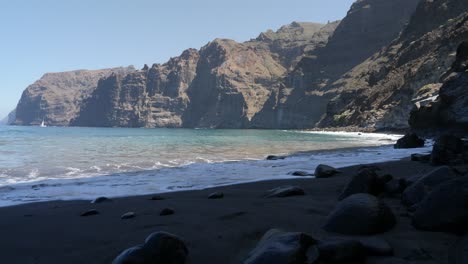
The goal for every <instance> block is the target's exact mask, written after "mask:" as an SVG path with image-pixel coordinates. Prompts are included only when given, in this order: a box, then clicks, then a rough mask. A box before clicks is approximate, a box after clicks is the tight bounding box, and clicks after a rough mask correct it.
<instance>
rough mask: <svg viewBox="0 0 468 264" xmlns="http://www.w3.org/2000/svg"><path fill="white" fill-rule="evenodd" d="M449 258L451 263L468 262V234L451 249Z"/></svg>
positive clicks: (461, 263) (464, 263) (462, 263)
mask: <svg viewBox="0 0 468 264" xmlns="http://www.w3.org/2000/svg"><path fill="white" fill-rule="evenodd" d="M449 258H450V259H449V261H450V263H453V264H466V263H468V235H465V236H464V237H462V238H461V239H460V240H459V241H458V242H457V243H456V244H455V246H454V247H453V248H452V249H451V252H450V254H449Z"/></svg>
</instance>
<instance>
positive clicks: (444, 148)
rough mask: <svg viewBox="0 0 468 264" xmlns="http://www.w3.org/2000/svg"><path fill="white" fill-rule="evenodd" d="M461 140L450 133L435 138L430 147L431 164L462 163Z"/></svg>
mask: <svg viewBox="0 0 468 264" xmlns="http://www.w3.org/2000/svg"><path fill="white" fill-rule="evenodd" d="M463 149H464V147H463V140H461V139H460V138H458V137H455V136H452V135H443V136H440V137H439V138H437V140H436V142H435V143H434V147H433V148H432V155H431V163H432V164H433V165H443V164H447V165H456V164H462V163H463Z"/></svg>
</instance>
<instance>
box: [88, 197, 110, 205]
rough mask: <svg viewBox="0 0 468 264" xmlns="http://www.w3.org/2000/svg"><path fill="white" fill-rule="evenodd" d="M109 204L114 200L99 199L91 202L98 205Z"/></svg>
mask: <svg viewBox="0 0 468 264" xmlns="http://www.w3.org/2000/svg"><path fill="white" fill-rule="evenodd" d="M107 202H112V199H109V198H107V197H98V198H96V199H94V200H93V201H91V203H92V204H97V203H107Z"/></svg>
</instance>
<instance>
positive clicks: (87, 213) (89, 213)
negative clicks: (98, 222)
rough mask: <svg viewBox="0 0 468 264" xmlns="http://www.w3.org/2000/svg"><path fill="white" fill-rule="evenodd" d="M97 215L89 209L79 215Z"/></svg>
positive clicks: (93, 210)
mask: <svg viewBox="0 0 468 264" xmlns="http://www.w3.org/2000/svg"><path fill="white" fill-rule="evenodd" d="M97 214H99V212H98V210H96V209H91V210H88V211H85V212H83V213H81V216H92V215H97Z"/></svg>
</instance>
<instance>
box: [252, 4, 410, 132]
mask: <svg viewBox="0 0 468 264" xmlns="http://www.w3.org/2000/svg"><path fill="white" fill-rule="evenodd" d="M418 1H419V0H396V1H386V0H360V1H356V2H355V3H354V4H353V5H352V7H351V9H350V11H349V12H348V14H347V16H346V17H345V18H344V19H343V21H342V22H341V23H340V24H339V25H338V27H337V28H336V30H335V31H334V33H333V35H332V36H331V37H330V39H329V41H328V42H327V44H326V45H324V46H323V47H320V48H317V49H315V50H312V51H310V52H308V53H307V54H306V56H304V57H303V58H302V59H301V60H300V62H299V63H298V64H297V66H296V67H295V69H294V70H293V71H292V72H291V73H289V75H288V76H287V78H285V80H284V82H283V84H282V85H281V86H280V88H279V89H276V90H275V91H274V92H273V93H272V95H271V96H270V98H269V99H268V104H267V105H266V107H265V108H264V109H263V110H262V111H261V112H260V113H259V114H258V115H257V116H255V117H254V120H253V122H252V124H251V126H252V127H274V128H310V127H314V126H315V124H316V123H317V122H318V121H319V120H320V118H321V117H322V115H323V114H324V113H325V112H326V106H327V103H328V101H329V100H330V99H331V98H333V96H335V95H336V92H337V90H336V87H334V86H333V83H334V82H335V81H336V80H338V79H339V78H341V77H342V76H343V75H345V74H346V73H347V72H348V71H349V70H351V69H352V68H353V67H355V66H356V65H359V64H360V63H362V62H363V61H365V60H366V59H368V58H369V57H370V56H371V55H372V54H374V53H376V52H378V51H380V50H381V49H383V48H384V47H385V46H387V45H388V44H390V43H391V41H392V40H394V39H395V38H396V37H398V35H399V33H400V32H401V31H402V29H403V28H404V26H405V25H406V23H407V22H408V21H409V19H410V17H411V14H413V12H414V10H415V8H416V5H417V3H418Z"/></svg>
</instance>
